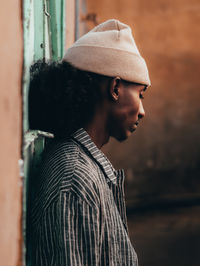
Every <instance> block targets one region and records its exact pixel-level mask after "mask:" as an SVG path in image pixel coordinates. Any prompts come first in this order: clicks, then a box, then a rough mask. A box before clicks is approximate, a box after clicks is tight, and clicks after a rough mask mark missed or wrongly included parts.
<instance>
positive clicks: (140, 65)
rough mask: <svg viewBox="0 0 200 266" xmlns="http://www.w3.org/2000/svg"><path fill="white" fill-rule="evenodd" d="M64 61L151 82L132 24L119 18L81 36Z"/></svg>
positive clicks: (108, 74)
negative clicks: (132, 30) (134, 37)
mask: <svg viewBox="0 0 200 266" xmlns="http://www.w3.org/2000/svg"><path fill="white" fill-rule="evenodd" d="M63 61H67V62H69V63H71V64H72V65H73V66H75V67H77V68H78V69H81V70H85V71H90V72H94V73H97V74H102V75H105V76H109V77H120V78H121V79H124V80H126V81H130V82H135V83H141V84H144V85H147V86H149V85H150V84H151V82H150V79H149V74H148V69H147V66H146V63H145V61H144V59H143V58H142V56H141V55H140V53H139V51H138V48H137V46H136V44H135V41H134V39H133V36H132V32H131V28H130V27H129V26H128V25H126V24H123V23H121V22H120V21H118V20H115V19H110V20H107V21H105V22H104V23H102V24H99V25H98V26H96V27H95V28H94V29H92V30H91V31H89V32H88V33H87V34H85V35H83V36H82V37H81V38H80V39H78V40H77V41H76V42H75V43H74V44H73V45H72V46H71V47H70V48H69V49H67V51H66V53H65V55H64V58H63Z"/></svg>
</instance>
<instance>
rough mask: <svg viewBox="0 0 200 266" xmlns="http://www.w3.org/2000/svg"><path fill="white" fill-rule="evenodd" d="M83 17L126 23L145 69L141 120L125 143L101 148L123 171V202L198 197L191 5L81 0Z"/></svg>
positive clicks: (199, 88) (197, 16)
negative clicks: (84, 5)
mask: <svg viewBox="0 0 200 266" xmlns="http://www.w3.org/2000/svg"><path fill="white" fill-rule="evenodd" d="M87 11H88V13H90V14H93V18H94V17H95V16H94V15H96V20H97V22H98V23H99V22H102V21H104V20H106V19H109V18H117V19H120V20H121V21H123V22H124V23H127V24H129V25H130V26H131V27H132V30H133V34H134V36H135V39H136V43H137V44H138V47H139V48H140V51H141V53H142V55H143V56H144V58H145V59H146V61H147V64H148V67H149V71H150V76H151V81H152V87H151V88H150V89H149V91H147V92H146V97H145V100H144V107H145V109H146V117H145V119H144V120H143V121H142V122H141V124H140V126H139V128H138V129H137V132H136V133H134V135H133V136H132V137H131V138H130V139H129V140H128V141H126V142H124V143H121V144H117V145H116V142H115V141H111V143H110V144H109V145H107V147H105V150H104V151H105V152H106V153H107V155H108V156H109V157H110V158H111V160H112V162H113V163H114V165H115V166H116V167H117V168H118V167H123V168H125V169H126V170H127V174H128V175H127V182H128V184H129V189H128V190H127V192H128V199H129V200H130V201H131V202H132V199H133V198H134V197H135V198H136V197H137V196H139V195H143V196H145V195H146V196H148V198H150V197H151V196H152V197H153V198H154V199H155V198H156V196H158V197H159V198H160V197H163V196H164V195H165V196H166V197H167V196H168V195H174V196H175V195H182V196H184V197H185V196H187V195H188V194H193V195H194V194H196V193H200V181H199V180H198V179H199V161H200V159H199V158H200V138H199V132H200V123H199V115H200V105H199V100H200V85H199V84H200V75H199V73H200V49H199V47H200V38H199V25H200V4H199V1H198V0H192V1H191V0H153V1H149V0H133V1H131V0H123V1H122V0H109V1H108V0H95V1H93V0H87ZM90 17H92V16H90ZM94 24H95V23H93V22H91V21H90V22H88V23H87V25H88V29H89V28H90V27H93V26H94ZM128 202H129V201H128ZM131 202H130V203H131Z"/></svg>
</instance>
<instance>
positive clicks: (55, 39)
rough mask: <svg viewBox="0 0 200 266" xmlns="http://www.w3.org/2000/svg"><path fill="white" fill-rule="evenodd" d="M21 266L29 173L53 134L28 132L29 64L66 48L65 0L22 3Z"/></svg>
mask: <svg viewBox="0 0 200 266" xmlns="http://www.w3.org/2000/svg"><path fill="white" fill-rule="evenodd" d="M23 37H24V67H23V161H24V182H23V239H24V243H23V265H24V266H25V265H26V266H27V265H28V266H30V265H31V262H29V261H26V209H27V187H28V177H29V170H30V166H31V165H32V163H33V162H34V163H35V162H37V161H39V160H40V154H41V152H42V150H43V148H44V145H45V138H46V137H52V134H49V133H48V132H41V131H37V130H34V131H30V130H29V122H28V89H29V80H30V72H29V69H30V65H31V64H32V63H33V62H35V61H37V60H38V59H42V60H48V59H53V60H60V59H61V58H62V57H63V53H64V48H65V0H56V1H55V0H34V1H33V0H24V1H23Z"/></svg>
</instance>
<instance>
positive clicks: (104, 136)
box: [85, 112, 109, 149]
mask: <svg viewBox="0 0 200 266" xmlns="http://www.w3.org/2000/svg"><path fill="white" fill-rule="evenodd" d="M85 130H86V131H87V133H88V134H89V135H90V137H91V139H92V141H93V142H94V143H95V145H96V146H97V147H98V148H99V149H101V148H102V146H103V145H104V144H106V143H107V142H108V141H109V133H108V130H107V127H106V118H105V116H104V115H103V114H102V113H101V112H97V113H96V115H95V117H94V118H93V120H92V121H91V122H90V123H89V125H87V126H86V127H85Z"/></svg>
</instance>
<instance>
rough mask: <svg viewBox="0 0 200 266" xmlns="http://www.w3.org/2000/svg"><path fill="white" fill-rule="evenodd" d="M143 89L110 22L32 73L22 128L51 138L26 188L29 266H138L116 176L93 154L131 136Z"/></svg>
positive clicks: (124, 41)
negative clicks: (29, 192) (31, 183)
mask: <svg viewBox="0 0 200 266" xmlns="http://www.w3.org/2000/svg"><path fill="white" fill-rule="evenodd" d="M149 85H150V79H149V75H148V70H147V66H146V63H145V61H144V59H143V58H142V56H141V55H140V53H139V51H138V49H137V46H136V44H135V41H134V39H133V36H132V32H131V29H130V27H129V26H127V25H126V24H123V23H121V22H120V21H118V20H114V19H112V20H108V21H106V22H104V23H102V24H100V25H98V26H96V27H95V28H94V29H93V30H91V31H90V32H88V33H87V34H85V35H84V36H82V37H81V38H80V39H79V40H77V41H76V42H75V43H74V44H73V45H72V47H70V48H69V49H68V50H67V51H66V53H65V55H64V57H63V60H62V62H51V63H43V62H37V63H36V64H35V65H33V66H32V76H31V83H30V93H29V100H30V115H29V118H30V127H31V128H32V129H40V130H43V131H47V132H51V133H53V134H54V139H53V140H52V141H51V142H50V143H49V144H48V145H47V146H46V148H45V150H44V152H43V158H42V161H41V165H40V169H39V173H38V175H37V176H35V177H34V186H33V187H31V190H32V193H33V195H34V197H32V198H31V201H30V205H29V221H30V222H29V231H30V234H29V235H30V236H29V242H30V246H31V259H32V263H33V265H37V266H39V265H41V266H46V265H48V266H50V265H53V266H56V265H59V266H64V265H73V266H76V265H81V266H83V265H89V266H90V265H91V266H92V265H96V266H97V265H108V266H109V265H116V266H117V265H134V266H135V265H138V260H137V255H136V252H135V250H134V248H133V246H132V244H131V242H130V239H129V235H128V229H127V220H126V210H125V201H124V188H123V183H124V172H123V170H115V169H114V168H113V166H112V164H111V163H110V161H109V160H108V159H107V158H106V156H105V155H104V154H103V152H102V151H101V148H102V146H103V145H104V144H106V143H107V142H108V141H109V138H110V137H114V138H115V139H117V140H118V141H123V140H125V139H127V138H128V137H129V136H130V135H131V134H132V133H133V132H134V131H135V130H136V129H137V126H138V124H139V121H140V119H142V118H143V117H144V115H145V111H144V108H143V104H142V99H143V98H144V92H145V90H146V88H147V87H148V86H149Z"/></svg>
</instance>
